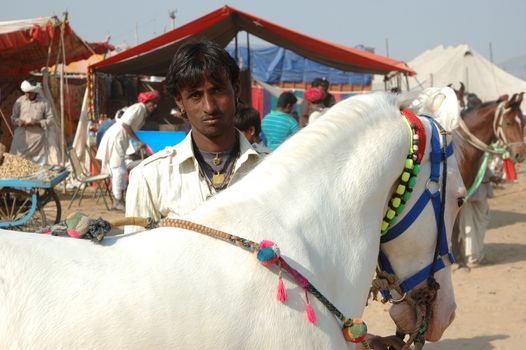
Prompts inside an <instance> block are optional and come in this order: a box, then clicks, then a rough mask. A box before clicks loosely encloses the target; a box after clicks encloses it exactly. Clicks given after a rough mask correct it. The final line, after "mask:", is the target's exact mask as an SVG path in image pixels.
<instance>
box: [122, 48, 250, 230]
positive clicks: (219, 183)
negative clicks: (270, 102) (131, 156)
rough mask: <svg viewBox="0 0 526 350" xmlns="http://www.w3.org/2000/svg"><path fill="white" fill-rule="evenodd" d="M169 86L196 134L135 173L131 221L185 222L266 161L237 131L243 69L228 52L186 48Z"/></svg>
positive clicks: (181, 50) (129, 197)
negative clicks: (167, 219) (168, 219)
mask: <svg viewBox="0 0 526 350" xmlns="http://www.w3.org/2000/svg"><path fill="white" fill-rule="evenodd" d="M166 80H167V84H166V87H167V89H168V92H169V93H171V94H172V95H173V96H174V97H175V102H176V104H177V107H178V108H179V110H180V111H181V113H182V115H183V116H184V118H187V119H188V121H189V123H190V124H191V127H192V129H191V131H190V133H189V134H188V136H187V137H186V138H185V139H184V140H183V141H181V143H179V144H178V145H176V146H175V147H167V148H166V149H165V150H163V151H161V152H158V153H156V154H155V155H153V156H151V157H149V158H147V159H146V160H144V161H143V162H142V163H141V164H140V165H139V166H138V167H137V168H135V169H134V170H133V171H132V172H131V176H130V185H129V187H128V192H127V201H126V216H140V217H151V218H153V219H154V220H159V219H161V218H164V217H172V218H174V217H175V218H176V217H181V216H183V215H185V214H188V213H190V212H191V211H193V210H194V209H195V208H197V207H198V206H199V205H201V204H202V203H203V202H204V201H205V200H207V199H208V198H209V197H211V196H213V195H214V194H216V193H217V192H219V191H221V190H223V189H225V188H226V187H228V186H229V185H230V184H232V183H234V182H236V181H238V180H239V179H241V178H242V177H243V175H244V174H246V173H247V172H249V171H250V170H252V169H253V168H254V167H255V166H256V165H257V164H258V162H259V159H260V157H259V155H258V153H257V152H256V151H254V150H253V149H252V147H251V146H250V143H249V142H248V141H247V139H246V138H245V137H244V136H243V134H241V133H240V132H238V131H237V130H236V129H235V127H234V114H235V113H236V101H237V98H238V96H239V87H240V85H239V68H238V66H237V64H236V62H235V61H234V59H233V58H232V57H230V55H229V54H228V53H227V52H226V51H225V50H224V49H223V48H221V47H220V46H218V45H217V44H215V43H212V42H198V43H188V44H185V45H183V46H181V47H180V48H179V50H178V51H177V52H176V54H175V55H174V58H173V59H172V63H171V64H170V68H169V70H168V74H167V77H166ZM135 230H136V228H132V227H129V228H127V230H126V232H133V231H135Z"/></svg>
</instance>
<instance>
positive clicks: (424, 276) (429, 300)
mask: <svg viewBox="0 0 526 350" xmlns="http://www.w3.org/2000/svg"><path fill="white" fill-rule="evenodd" d="M421 117H425V118H426V119H427V120H428V121H430V124H431V152H430V160H431V173H430V177H429V179H428V180H427V182H426V188H425V190H424V192H423V193H422V194H421V195H420V197H419V198H418V200H417V201H416V203H415V204H414V206H413V207H412V208H411V209H410V210H409V212H408V213H407V215H406V216H405V217H404V218H403V219H401V220H400V221H399V222H397V223H396V224H395V225H393V226H391V227H390V228H389V229H388V230H387V232H386V233H385V234H384V235H383V236H382V237H381V239H380V243H381V244H384V243H387V242H389V241H392V240H394V239H395V238H397V237H398V236H400V235H401V234H403V233H404V232H405V231H406V230H407V229H408V228H409V227H410V226H411V225H412V224H413V223H414V222H415V220H416V219H417V218H418V216H419V215H420V214H421V213H422V211H423V210H424V209H425V208H426V207H427V205H428V204H429V202H431V204H432V206H433V211H434V213H435V222H436V226H437V240H436V244H435V251H434V254H433V260H432V262H431V263H430V264H429V265H427V266H425V267H424V268H422V269H421V270H420V271H418V272H417V273H415V274H413V275H412V276H410V277H408V278H406V279H405V280H404V281H402V282H401V283H399V289H398V290H399V291H401V292H402V293H403V295H402V297H401V298H400V299H397V300H395V299H394V298H393V296H392V295H391V292H390V291H389V290H388V289H383V290H380V292H381V293H382V296H383V297H384V301H390V302H392V303H401V302H403V301H404V300H405V299H407V298H409V299H411V300H412V302H413V304H414V306H415V312H416V313H417V316H420V317H419V319H418V321H419V323H418V324H417V329H415V331H414V332H413V333H412V334H411V336H410V338H409V340H408V344H411V343H412V342H413V341H414V342H415V344H417V343H418V344H420V345H421V346H423V344H424V342H425V333H426V331H427V326H428V323H429V320H430V318H431V308H432V304H433V302H434V301H435V300H436V295H437V291H438V289H439V288H440V285H439V284H438V282H437V281H436V280H435V277H434V275H435V273H436V272H438V271H440V270H441V269H443V268H445V267H446V266H449V265H451V264H452V263H453V262H454V258H453V254H452V253H451V252H450V251H449V246H448V241H447V234H446V228H445V220H444V213H445V203H446V198H445V196H446V187H447V180H446V179H447V158H448V157H450V156H451V155H453V147H452V144H451V143H450V144H449V145H448V144H447V137H446V135H447V132H446V131H445V130H444V128H443V127H442V126H441V125H440V124H439V123H438V122H437V121H436V120H434V119H433V118H431V117H429V116H426V115H422V116H421ZM415 119H418V118H416V116H415ZM420 123H421V121H420ZM422 128H423V127H422ZM441 141H442V144H443V145H444V147H442V146H441ZM422 146H425V145H421V146H420V147H422ZM441 170H442V171H441ZM432 184H434V186H432ZM441 193H442V196H441ZM378 265H379V270H380V271H384V272H387V273H388V274H391V275H396V274H395V271H394V269H393V267H392V265H391V263H390V261H389V259H388V258H387V255H386V254H385V253H384V252H383V250H382V247H381V245H380V253H379V257H378ZM423 281H427V286H426V287H425V288H423V289H418V290H415V291H413V289H414V288H415V287H416V286H417V285H418V284H420V283H421V282H423ZM397 336H399V337H401V338H402V339H403V337H404V336H405V334H403V333H402V332H401V331H397Z"/></svg>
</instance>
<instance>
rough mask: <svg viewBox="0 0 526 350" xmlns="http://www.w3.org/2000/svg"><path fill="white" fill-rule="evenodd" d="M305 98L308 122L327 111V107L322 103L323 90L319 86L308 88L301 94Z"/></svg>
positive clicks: (324, 95) (323, 97)
mask: <svg viewBox="0 0 526 350" xmlns="http://www.w3.org/2000/svg"><path fill="white" fill-rule="evenodd" d="M303 96H304V97H305V100H306V101H307V102H308V108H309V112H310V114H309V119H308V124H310V123H312V122H314V121H315V120H316V119H318V118H319V117H321V116H322V115H323V113H325V112H326V111H327V109H328V108H327V107H325V105H324V104H323V101H324V99H325V97H326V94H325V90H323V89H322V88H321V87H315V88H310V89H308V90H306V91H305V93H304V94H303Z"/></svg>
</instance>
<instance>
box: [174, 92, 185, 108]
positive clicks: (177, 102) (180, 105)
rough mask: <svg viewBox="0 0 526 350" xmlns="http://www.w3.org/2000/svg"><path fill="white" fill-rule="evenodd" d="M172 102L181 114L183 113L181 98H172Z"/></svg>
mask: <svg viewBox="0 0 526 350" xmlns="http://www.w3.org/2000/svg"><path fill="white" fill-rule="evenodd" d="M174 100H175V104H176V105H177V108H179V110H180V111H181V112H182V111H184V107H183V99H182V97H181V95H177V96H175V97H174Z"/></svg>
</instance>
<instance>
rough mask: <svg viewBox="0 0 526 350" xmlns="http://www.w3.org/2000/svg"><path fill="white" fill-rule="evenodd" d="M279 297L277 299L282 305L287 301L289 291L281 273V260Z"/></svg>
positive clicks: (279, 266)
mask: <svg viewBox="0 0 526 350" xmlns="http://www.w3.org/2000/svg"><path fill="white" fill-rule="evenodd" d="M278 277H279V280H278V295H277V298H278V300H279V301H281V302H282V303H284V302H286V301H287V299H288V298H287V290H286V289H285V283H283V274H282V272H281V260H278Z"/></svg>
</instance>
